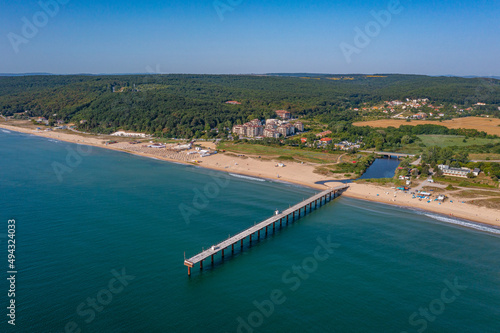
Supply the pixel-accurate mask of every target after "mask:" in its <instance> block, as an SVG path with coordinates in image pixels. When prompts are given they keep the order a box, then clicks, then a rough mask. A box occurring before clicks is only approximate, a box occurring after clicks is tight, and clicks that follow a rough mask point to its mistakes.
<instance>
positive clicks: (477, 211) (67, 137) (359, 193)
mask: <svg viewBox="0 0 500 333" xmlns="http://www.w3.org/2000/svg"><path fill="white" fill-rule="evenodd" d="M0 128H3V129H5V130H8V131H13V132H18V133H24V134H31V135H35V136H39V137H45V138H48V139H53V140H58V141H64V142H69V143H75V144H83V145H88V146H94V147H98V148H104V149H110V150H114V151H119V152H123V153H127V154H132V155H136V156H141V157H146V158H152V159H155V160H160V161H166V162H170V163H176V164H181V165H191V166H195V167H200V168H204V169H210V170H216V171H222V172H225V173H228V174H231V173H232V174H236V175H242V176H248V177H253V178H257V179H263V180H265V181H270V182H277V183H287V184H291V185H298V186H304V187H307V188H311V189H315V190H324V189H326V188H329V187H330V186H328V184H329V183H333V184H332V185H335V184H336V183H340V180H335V179H330V178H327V177H325V176H320V175H316V174H312V170H313V169H314V168H312V167H311V166H310V165H305V164H304V165H301V164H298V163H292V164H290V165H287V168H288V170H283V171H287V175H286V176H282V177H280V178H276V179H275V178H273V177H272V176H271V175H270V173H269V170H270V169H269V165H270V164H273V162H269V161H266V163H264V162H263V161H253V159H251V158H238V157H233V156H231V157H229V156H224V155H223V154H217V155H219V156H217V155H212V156H214V157H217V158H216V159H213V160H212V161H211V162H212V163H211V164H210V163H201V164H200V163H193V162H186V161H183V160H177V159H173V158H168V157H164V156H156V155H153V154H148V153H143V152H138V151H131V150H127V149H123V148H119V147H113V146H106V145H103V144H102V143H99V141H102V140H103V139H98V138H97V137H96V138H92V137H89V138H87V137H83V136H80V135H78V134H76V133H75V134H67V133H58V132H37V131H35V130H32V129H29V128H24V127H17V126H11V125H6V124H5V123H0ZM249 160H252V161H249ZM203 161H204V162H205V161H208V160H207V159H206V158H205V159H204V160H203ZM216 161H217V162H216ZM234 161H237V162H239V163H236V162H234ZM214 162H215V164H213V163H214ZM246 162H248V163H247V166H248V167H249V168H248V169H247V170H243V169H242V167H240V166H239V164H242V165H243V164H244V163H246ZM250 162H251V163H252V166H251V167H250V166H249V163H250ZM219 163H233V164H231V166H229V167H228V166H226V167H222V164H221V165H219ZM263 163H264V164H265V165H264V164H263ZM235 166H236V167H235ZM261 166H262V169H261ZM231 167H232V168H231ZM264 167H267V170H264V169H265V168H264ZM254 170H259V171H261V173H259V172H256V171H254ZM265 171H267V173H266V172H265ZM305 171H307V172H305ZM273 172H275V171H274V170H273ZM280 172H281V170H280ZM304 177H306V179H307V180H309V178H307V177H313V178H315V179H316V180H318V179H321V181H327V182H328V183H327V184H326V185H323V184H315V181H314V180H309V181H304V179H303V178H304ZM297 178H299V179H297ZM301 178H302V179H301ZM389 192H391V195H389ZM342 195H344V196H346V197H349V198H354V199H359V200H366V201H371V202H376V203H383V204H389V205H393V206H398V207H402V208H406V209H417V210H422V211H426V212H431V213H437V214H439V215H441V216H443V217H451V218H453V217H455V218H460V219H463V220H467V221H470V222H472V223H479V224H483V225H491V226H494V227H496V228H498V227H500V221H499V219H498V218H495V217H496V216H498V217H500V211H498V210H495V209H491V208H484V207H478V206H474V205H470V204H467V203H460V202H459V201H458V200H457V201H456V202H453V203H451V202H450V201H447V202H444V203H442V204H440V205H436V202H434V201H433V202H431V203H427V202H426V201H418V200H416V199H411V197H410V194H408V193H406V194H405V193H403V192H398V191H396V190H394V189H392V188H387V187H381V186H377V185H371V184H357V183H350V184H349V189H348V190H347V191H345V192H344V193H343V194H342ZM453 200H455V199H453Z"/></svg>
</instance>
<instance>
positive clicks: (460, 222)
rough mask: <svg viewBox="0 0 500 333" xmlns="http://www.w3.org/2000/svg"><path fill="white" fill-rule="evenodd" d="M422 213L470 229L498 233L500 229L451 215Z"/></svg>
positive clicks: (499, 233)
mask: <svg viewBox="0 0 500 333" xmlns="http://www.w3.org/2000/svg"><path fill="white" fill-rule="evenodd" d="M424 215H425V216H427V217H430V218H432V219H435V220H438V221H441V222H445V223H451V224H455V225H460V226H463V227H467V228H472V229H476V230H480V231H485V232H489V233H492V234H497V235H500V229H497V228H494V227H490V226H487V225H484V224H479V223H473V222H467V221H463V220H459V219H455V218H451V217H447V216H442V215H436V214H430V213H424Z"/></svg>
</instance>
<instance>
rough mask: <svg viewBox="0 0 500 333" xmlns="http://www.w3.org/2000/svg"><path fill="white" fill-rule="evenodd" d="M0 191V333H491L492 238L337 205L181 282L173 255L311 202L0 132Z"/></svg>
mask: <svg viewBox="0 0 500 333" xmlns="http://www.w3.org/2000/svg"><path fill="white" fill-rule="evenodd" d="M0 188H1V193H2V194H1V197H0V207H1V210H0V247H1V248H2V250H1V251H0V262H3V264H2V265H1V266H0V267H2V271H3V272H2V274H3V275H4V276H7V274H6V271H7V251H6V247H7V238H6V234H7V220H8V219H13V218H14V219H15V220H16V268H17V270H18V274H17V276H16V305H17V307H16V326H15V328H13V327H11V326H10V325H9V324H7V319H8V318H7V317H6V315H5V314H1V315H2V317H3V318H4V319H3V320H2V323H1V327H0V332H14V331H17V332H65V327H66V328H68V329H73V331H75V332H78V329H80V330H81V331H82V332H188V331H189V332H319V331H322V332H323V331H326V332H450V333H451V332H478V333H479V332H481V333H483V332H499V331H500V321H499V318H500V288H499V286H500V231H498V230H496V229H493V228H490V227H484V226H477V225H471V226H473V227H475V228H476V229H473V228H469V227H466V226H464V225H460V223H461V224H463V223H464V222H463V221H459V220H455V219H449V218H447V217H442V216H437V215H435V214H430V213H425V212H418V211H412V210H407V209H401V208H397V207H392V206H386V205H381V204H376V203H371V202H364V201H359V200H354V199H350V198H345V197H341V198H339V199H337V200H335V201H334V202H331V203H329V204H328V205H326V206H324V207H322V208H321V209H319V210H317V211H314V212H313V213H311V214H310V215H307V216H306V217H304V218H302V219H300V220H299V222H296V223H294V224H292V225H289V226H288V227H286V228H283V229H282V230H278V231H277V233H276V234H275V235H273V234H270V235H269V236H268V237H267V238H264V239H261V241H260V242H254V244H253V246H252V247H251V248H248V246H247V244H246V242H245V247H244V249H243V252H241V251H240V249H239V248H237V249H236V253H235V255H234V256H231V255H230V254H227V252H226V260H225V261H224V263H223V264H222V262H221V259H220V257H217V258H216V262H215V265H214V267H211V265H210V264H209V263H208V262H206V263H205V269H204V270H203V271H201V272H200V270H199V268H198V266H196V268H195V269H193V274H192V276H191V277H190V278H188V276H187V269H186V267H185V266H183V258H184V252H186V255H187V256H189V255H193V254H195V253H197V252H198V251H200V250H201V249H202V247H205V248H206V247H208V246H210V245H212V244H214V243H217V242H218V241H220V240H223V239H224V238H226V237H228V235H234V234H235V233H237V232H239V231H241V230H243V229H244V228H246V227H248V226H250V225H252V224H253V223H254V222H258V221H260V220H262V219H264V218H266V217H268V216H270V215H271V214H273V211H274V210H275V209H276V208H279V209H283V208H287V207H288V206H289V205H290V204H294V203H296V202H298V201H300V200H302V199H303V198H306V197H308V196H310V195H312V194H313V193H315V191H314V190H311V189H307V188H303V187H298V186H293V185H288V184H280V183H271V182H268V181H261V180H256V179H247V178H241V177H235V176H229V175H226V174H223V173H217V172H213V171H207V170H204V169H200V168H196V167H192V166H184V165H176V164H172V163H166V162H162V161H157V160H154V159H147V158H142V157H137V156H133V155H129V154H125V153H119V152H114V151H109V150H104V149H98V148H92V149H91V151H88V148H87V147H85V146H77V145H74V144H69V143H64V142H57V141H51V140H48V139H45V138H39V137H35V136H30V135H24V134H16V133H12V132H11V133H6V132H3V131H1V130H0ZM457 223H458V224H457ZM325 243H332V244H334V245H331V246H325V245H324V244H325ZM321 244H323V246H322V245H321ZM229 252H230V251H229ZM121 275H125V278H123V276H121ZM116 276H119V277H120V276H121V281H122V282H120V280H117V279H116ZM450 284H451V285H453V284H455V285H458V286H455V287H453V286H452V287H450ZM8 289H9V285H8V283H7V281H6V279H4V278H2V282H0V294H1V295H2V296H1V297H0V300H1V302H2V308H3V309H4V310H3V311H5V313H7V310H6V306H7V305H8V303H7V302H8V301H9V298H8V297H7V290H8ZM93 302H95V303H93ZM6 318H7V319H6ZM68 331H71V330H68Z"/></svg>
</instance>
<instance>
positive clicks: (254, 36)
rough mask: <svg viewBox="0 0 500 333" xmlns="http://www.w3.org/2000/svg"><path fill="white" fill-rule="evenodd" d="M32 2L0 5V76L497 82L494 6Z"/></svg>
mask: <svg viewBox="0 0 500 333" xmlns="http://www.w3.org/2000/svg"><path fill="white" fill-rule="evenodd" d="M40 2H41V3H45V4H47V5H48V4H52V5H49V6H48V7H47V6H44V7H46V8H48V9H47V10H46V11H43V9H42V7H41V6H40V4H39V1H34V0H23V1H20V0H13V1H12V0H0V6H1V8H2V10H1V12H0V72H2V73H26V72H50V73H57V74H69V73H145V72H150V71H156V70H157V69H159V72H161V73H202V74H204V73H228V74H239V73H269V72H310V73H409V74H410V73H411V74H429V75H484V76H487V75H496V76H498V75H500V62H499V61H498V58H499V55H500V43H499V42H498V41H499V38H498V36H499V33H500V19H498V18H499V17H500V1H496V0H490V1H486V0H476V1H472V0H466V1H460V0H440V1H434V0H432V1H431V0H419V1H418V0H413V1H411V0H400V4H399V5H397V0H385V1H382V0H370V1H359V0H352V1H336V0H329V1H326V0H315V1H311V0H307V1H306V0H300V1H299V0H284V1H280V0H276V1H271V0H266V1H264V0H216V1H214V0H183V1H180V0H179V1H170V0H164V1H130V0H121V1H115V0H107V1H86V0H59V3H58V2H56V0H41V1H40ZM392 2H395V3H396V4H393V6H392V7H391V8H393V9H394V8H397V9H398V10H393V13H391V14H390V16H391V17H390V22H387V21H386V22H382V23H384V24H380V23H378V22H377V23H376V20H375V18H374V17H373V15H372V12H377V13H379V12H380V11H388V8H389V7H390V4H391V3H392ZM54 3H56V4H57V6H58V7H59V8H58V10H54V8H55V7H54ZM60 3H63V4H60ZM216 8H219V13H218V11H217V9H216ZM224 8H225V9H226V10H224ZM384 18H385V19H387V16H385V17H384ZM26 22H27V23H26ZM30 26H31V27H34V28H35V29H36V30H37V31H34V30H30V29H29V27H30ZM357 28H358V29H357ZM367 28H368V29H372V30H368V32H369V35H367V32H366V29H367ZM355 29H357V30H355ZM356 31H362V33H363V34H364V35H366V36H364V37H360V36H357V35H358V32H356ZM356 37H357V38H358V40H357V42H358V43H357V44H356V40H355V38H356Z"/></svg>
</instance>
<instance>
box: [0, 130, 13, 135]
mask: <svg viewBox="0 0 500 333" xmlns="http://www.w3.org/2000/svg"><path fill="white" fill-rule="evenodd" d="M2 132H4V133H9V134H10V133H12V132H11V131H7V130H4V129H3V130H2Z"/></svg>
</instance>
